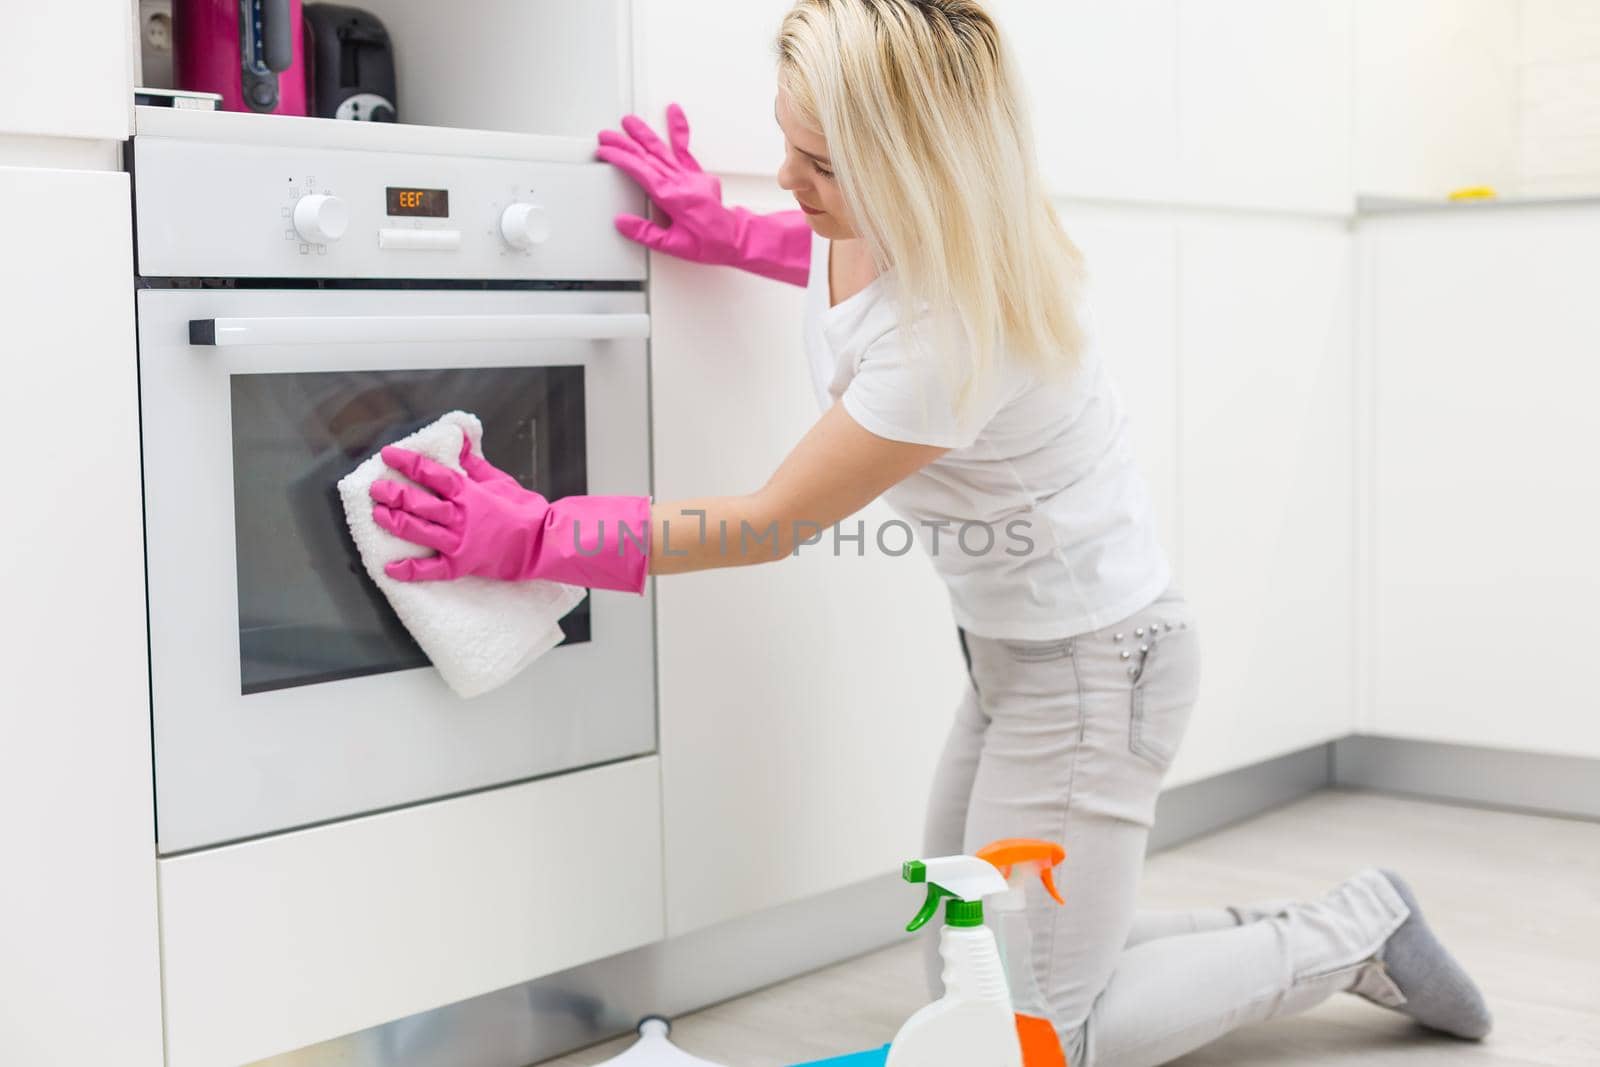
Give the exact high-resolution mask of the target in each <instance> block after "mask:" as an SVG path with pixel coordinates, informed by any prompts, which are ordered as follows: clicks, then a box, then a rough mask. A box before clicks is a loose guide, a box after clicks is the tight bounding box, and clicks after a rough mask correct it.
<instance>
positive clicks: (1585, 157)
mask: <svg viewBox="0 0 1600 1067" xmlns="http://www.w3.org/2000/svg"><path fill="white" fill-rule="evenodd" d="M1520 3H1521V23H1522V24H1521V33H1520V35H1519V40H1520V49H1519V50H1518V54H1517V73H1518V80H1517V92H1516V105H1517V111H1518V122H1519V129H1518V140H1517V169H1518V174H1519V177H1520V179H1521V181H1520V189H1519V191H1520V192H1523V193H1525V194H1529V195H1543V196H1561V195H1574V194H1585V193H1588V194H1595V193H1600V4H1596V3H1594V2H1593V0H1520Z"/></svg>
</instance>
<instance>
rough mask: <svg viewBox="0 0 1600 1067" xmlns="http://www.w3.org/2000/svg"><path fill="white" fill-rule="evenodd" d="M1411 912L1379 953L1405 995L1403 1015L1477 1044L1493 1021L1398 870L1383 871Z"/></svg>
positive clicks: (1465, 974) (1477, 992)
mask: <svg viewBox="0 0 1600 1067" xmlns="http://www.w3.org/2000/svg"><path fill="white" fill-rule="evenodd" d="M1382 874H1383V876H1384V877H1385V878H1387V879H1389V882H1390V884H1391V885H1393V886H1394V888H1395V892H1397V893H1399V894H1400V899H1402V900H1404V901H1405V902H1406V907H1407V908H1410V909H1411V914H1410V915H1409V916H1407V918H1406V921H1405V922H1403V923H1401V924H1400V927H1399V929H1397V930H1395V932H1394V933H1392V934H1390V935H1389V940H1387V941H1385V942H1384V943H1383V947H1382V948H1380V949H1379V950H1378V959H1379V960H1380V961H1382V963H1383V966H1384V969H1385V970H1387V971H1388V972H1389V977H1390V978H1391V979H1393V980H1394V984H1395V985H1397V986H1399V987H1400V992H1401V993H1403V994H1405V998H1406V1002H1405V1004H1403V1005H1401V1007H1400V1009H1399V1010H1400V1011H1403V1012H1405V1013H1406V1014H1407V1015H1409V1016H1411V1017H1412V1018H1413V1019H1415V1020H1417V1022H1419V1023H1421V1024H1422V1025H1424V1026H1427V1027H1431V1028H1432V1029H1434V1030H1442V1031H1444V1032H1445V1033H1447V1034H1454V1035H1455V1036H1456V1037H1463V1038H1469V1039H1471V1040H1477V1039H1479V1038H1482V1037H1483V1036H1484V1035H1485V1034H1487V1033H1488V1032H1489V1028H1490V1026H1491V1025H1492V1020H1491V1019H1490V1017H1489V1008H1488V1005H1486V1004H1485V1003H1484V1002H1483V994H1482V993H1480V992H1479V991H1478V987H1477V985H1475V984H1474V983H1473V981H1472V979H1471V978H1470V977H1468V976H1467V972H1466V971H1465V970H1463V969H1462V967H1461V965H1460V964H1459V963H1457V962H1456V961H1455V958H1454V957H1452V956H1451V955H1450V953H1449V952H1447V951H1445V947H1444V945H1442V944H1440V943H1439V939H1438V938H1437V937H1435V936H1434V934H1433V931H1432V930H1431V929H1429V928H1428V923H1427V920H1425V919H1424V918H1423V917H1422V908H1421V906H1420V905H1419V904H1418V903H1417V898H1416V896H1415V895H1414V894H1413V893H1412V892H1411V887H1410V886H1409V885H1407V884H1406V883H1405V879H1403V878H1401V877H1400V876H1399V875H1398V874H1395V873H1394V872H1393V871H1389V870H1385V871H1382Z"/></svg>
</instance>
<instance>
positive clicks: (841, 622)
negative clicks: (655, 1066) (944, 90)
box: [651, 180, 965, 935]
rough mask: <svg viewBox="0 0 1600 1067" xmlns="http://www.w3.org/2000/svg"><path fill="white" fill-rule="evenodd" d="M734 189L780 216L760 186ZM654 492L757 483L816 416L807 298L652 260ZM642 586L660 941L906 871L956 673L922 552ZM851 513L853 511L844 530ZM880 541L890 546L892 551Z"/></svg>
mask: <svg viewBox="0 0 1600 1067" xmlns="http://www.w3.org/2000/svg"><path fill="white" fill-rule="evenodd" d="M728 194H729V199H730V200H734V201H735V202H739V203H748V204H751V205H752V206H753V207H755V208H756V209H757V210H775V209H776V208H777V207H778V206H781V205H778V204H775V203H772V202H771V201H772V199H774V198H771V197H770V194H769V195H768V199H767V200H766V201H763V199H762V197H763V193H762V190H760V189H759V188H758V187H757V183H756V182H755V181H753V180H748V181H741V182H736V183H730V188H729V189H728ZM651 272H652V277H651V307H652V315H653V324H652V342H651V360H652V364H651V365H652V373H651V378H652V392H653V403H654V414H653V430H654V435H655V491H656V500H657V501H659V502H671V501H674V500H680V499H683V498H685V497H696V496H707V495H714V494H733V493H743V492H749V491H752V490H755V489H758V488H760V486H761V485H762V484H763V483H764V482H765V481H766V479H767V478H768V476H769V475H770V474H771V473H772V471H773V470H775V469H776V467H777V465H778V463H779V462H780V461H781V460H782V458H783V457H784V455H785V454H786V453H787V452H788V451H789V449H790V448H791V447H792V446H793V445H794V444H795V443H796V442H797V441H798V440H799V439H800V437H801V436H802V435H803V434H804V433H805V431H806V430H807V428H809V427H810V425H811V424H812V423H813V422H815V420H816V419H817V417H818V415H819V412H818V411H817V407H816V399H815V394H814V393H813V392H812V388H811V383H810V379H809V377H808V375H807V372H806V364H805V357H804V353H803V349H802V347H801V337H800V328H801V298H802V292H801V290H800V289H798V288H796V287H793V286H786V285H783V284H781V283H778V282H773V281H768V280H766V279H763V278H758V277H755V276H754V275H749V274H745V273H742V272H738V271H733V270H729V269H725V268H711V267H705V266H699V265H695V264H690V263H684V262H681V261H678V260H674V259H671V258H669V257H666V256H653V257H652V261H651ZM890 517H891V514H890V512H888V510H887V509H886V507H885V506H884V505H883V504H881V503H878V504H874V505H872V506H871V507H869V508H868V509H867V510H866V511H865V512H863V513H862V514H861V515H859V516H857V519H859V520H860V521H864V522H865V523H866V524H867V544H866V555H865V556H862V557H858V556H857V555H856V548H855V546H853V545H851V544H849V543H844V544H843V545H841V548H840V554H839V555H837V556H835V555H834V551H833V545H832V539H831V537H829V538H827V539H825V540H824V542H823V543H822V544H819V545H815V546H810V547H809V548H804V549H801V551H800V554H799V555H798V556H797V557H794V558H790V559H786V560H782V561H778V562H774V563H767V564H761V565H758V566H752V567H741V568H732V569H727V570H715V571H706V572H701V573H697V574H689V575H676V576H666V577H661V578H658V579H656V611H657V623H658V632H657V657H658V667H657V670H658V687H659V688H658V691H659V694H660V695H659V707H660V716H661V765H662V778H663V797H664V801H663V804H664V820H665V833H666V869H667V879H666V882H667V929H668V933H669V934H674V935H676V934H682V933H685V932H687V931H690V930H693V929H696V928H699V927H703V926H707V925H710V924H711V923H714V922H717V921H720V920H724V919H730V918H734V917H736V916H739V915H744V914H748V913H750V912H754V911H759V910H761V909H763V908H767V907H772V906H774V905H777V904H781V903H784V902H787V901H792V900H799V899H802V898H804V897H808V896H813V895H815V894H818V893H822V892H824V891H826V890H829V889H835V888H839V887H841V886H846V885H850V884H852V883H855V882H859V881H862V880H865V879H868V878H871V877H874V876H879V875H882V874H884V873H887V872H893V871H895V870H897V869H898V866H899V864H900V862H901V861H903V860H906V859H910V858H913V857H915V856H916V855H917V854H918V853H919V852H920V850H921V843H922V823H923V811H924V808H925V806H926V802H927V796H928V787H929V784H930V782H931V780H932V772H933V766H934V763H935V761H936V759H937V756H938V753H939V751H940V749H941V748H942V746H943V742H944V737H945V733H946V731H947V730H948V728H949V726H950V722H951V718H952V715H953V713H954V710H955V706H956V703H957V701H958V699H959V697H960V694H961V692H962V685H963V684H964V680H965V674H964V667H963V664H962V660H961V653H960V650H959V647H958V646H957V643H956V629H955V623H954V621H953V620H952V618H951V614H950V608H949V601H948V598H947V596H946V594H945V590H944V586H943V584H942V583H941V582H940V581H939V580H938V578H937V577H936V576H935V574H934V573H933V569H932V563H931V561H930V560H929V559H928V558H927V557H926V555H925V554H924V553H923V552H922V551H921V549H919V548H913V549H912V550H911V551H910V552H908V553H906V554H905V555H903V556H888V555H884V554H882V553H880V552H878V551H877V550H876V548H875V546H874V544H873V539H874V531H875V530H876V528H877V525H878V523H879V522H881V521H883V520H885V519H888V518H890ZM857 519H852V520H847V523H846V527H845V529H846V531H847V532H851V531H853V530H854V525H853V524H854V522H855V521H857ZM898 547H899V545H898V543H897V542H891V543H890V548H891V549H898Z"/></svg>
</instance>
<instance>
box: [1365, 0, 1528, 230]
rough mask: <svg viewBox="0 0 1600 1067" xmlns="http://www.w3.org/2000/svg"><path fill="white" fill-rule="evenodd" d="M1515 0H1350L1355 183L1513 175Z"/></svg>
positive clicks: (1503, 183)
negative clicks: (1353, 6)
mask: <svg viewBox="0 0 1600 1067" xmlns="http://www.w3.org/2000/svg"><path fill="white" fill-rule="evenodd" d="M1519 7H1520V4H1519V0H1357V3H1356V46H1355V64H1356V75H1355V76H1356V82H1355V84H1356V92H1357V102H1356V118H1355V122H1356V126H1355V129H1356V188H1357V189H1358V190H1359V191H1360V192H1361V193H1363V194H1365V195H1375V196H1390V197H1427V198H1432V199H1443V198H1444V197H1445V195H1446V194H1447V193H1449V192H1450V191H1451V190H1453V189H1460V188H1462V187H1464V186H1469V185H1490V186H1495V187H1497V188H1500V189H1507V188H1510V187H1511V186H1512V185H1513V184H1514V183H1515V181H1516V154H1517V148H1516V133H1517V114H1516V106H1517V105H1516V100H1517V66H1516V64H1517V28H1518V10H1519Z"/></svg>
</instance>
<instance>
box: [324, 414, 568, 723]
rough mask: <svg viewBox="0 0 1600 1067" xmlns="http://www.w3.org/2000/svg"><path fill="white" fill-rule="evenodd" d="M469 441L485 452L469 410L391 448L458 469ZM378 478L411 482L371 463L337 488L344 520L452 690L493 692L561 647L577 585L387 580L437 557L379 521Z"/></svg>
mask: <svg viewBox="0 0 1600 1067" xmlns="http://www.w3.org/2000/svg"><path fill="white" fill-rule="evenodd" d="M463 435H465V436H466V438H467V439H468V440H470V441H471V442H472V451H473V453H474V454H475V455H480V456H481V455H483V424H482V423H480V422H479V421H478V419H477V416H475V415H469V414H467V413H466V412H464V411H452V412H451V413H450V414H448V415H446V416H445V417H444V418H442V419H440V420H439V421H438V422H435V423H432V424H431V425H428V426H425V427H423V428H422V429H420V430H418V431H417V432H416V433H414V434H412V435H411V436H410V437H407V438H404V439H403V440H400V441H395V442H394V444H396V445H398V446H399V447H401V448H407V449H410V450H411V451H413V452H420V453H422V454H423V455H424V456H427V457H428V458H429V459H432V460H434V461H436V462H438V463H442V464H443V465H444V466H446V467H449V468H450V469H451V470H456V471H459V470H461V440H462V436H463ZM379 478H387V479H390V480H391V481H396V482H400V483H401V484H403V485H411V484H414V483H412V481H411V479H409V478H407V477H406V476H405V475H403V474H401V473H400V472H399V471H396V470H393V469H391V468H390V467H389V466H388V465H387V464H386V463H384V462H383V457H382V456H373V457H372V458H370V459H368V460H367V461H366V462H365V463H363V464H361V466H359V467H357V468H356V469H355V470H353V471H351V472H350V473H349V474H347V475H345V476H344V478H342V479H340V481H339V497H340V499H342V500H343V501H344V517H345V521H346V522H348V523H349V524H350V535H351V536H352V537H354V538H355V542H356V548H357V549H358V550H360V552H361V562H362V564H363V565H364V566H365V567H366V568H367V573H368V574H369V575H371V576H372V580H373V581H374V582H377V583H378V588H379V589H382V590H383V594H384V596H386V597H388V598H389V603H390V604H391V605H393V607H394V610H395V614H396V615H399V616H400V621H401V622H403V623H405V626H406V629H407V630H410V631H411V636H412V637H414V638H416V641H417V644H419V645H421V646H422V651H424V652H426V653H427V654H428V658H429V659H430V660H432V661H433V665H434V666H435V667H437V668H438V670H439V673H440V674H441V675H443V676H444V680H445V682H446V684H448V685H449V686H450V688H451V689H454V690H455V691H456V692H457V693H458V694H460V695H461V696H463V697H474V696H478V695H479V694H480V693H487V692H488V691H489V690H491V689H494V688H497V687H498V686H502V685H504V684H505V683H506V682H509V681H510V680H511V679H512V678H514V677H515V676H516V675H517V674H518V673H519V672H520V671H521V670H522V669H523V668H524V667H526V666H528V664H530V663H532V662H533V661H534V660H536V659H538V658H539V657H540V656H542V655H544V654H545V653H546V652H548V651H550V649H552V648H554V647H555V646H556V645H557V644H559V643H560V642H561V627H560V626H559V625H558V623H559V620H560V619H561V617H562V616H563V615H565V614H566V613H567V612H569V611H571V610H572V609H573V608H575V607H577V605H578V602H579V601H580V600H582V599H583V597H584V592H585V591H584V590H583V589H582V588H581V587H579V586H574V585H563V584H561V583H560V582H545V581H528V582H503V581H499V580H498V579H494V578H476V577H467V578H457V579H455V580H453V581H447V582H397V581H395V580H394V579H393V578H391V577H389V576H388V575H387V574H385V573H384V572H383V565H384V564H385V563H389V562H391V561H393V560H397V559H401V558H403V557H406V556H427V555H431V554H432V552H433V550H432V549H429V548H424V547H422V546H421V545H415V544H412V543H411V542H410V541H407V540H405V539H404V538H400V537H396V536H395V535H394V534H392V533H390V532H389V531H387V530H385V529H383V528H382V527H381V526H379V525H378V524H377V522H375V521H374V520H373V518H372V497H371V496H370V495H369V487H370V486H371V485H372V483H373V482H375V481H377V480H378V479H379Z"/></svg>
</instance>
